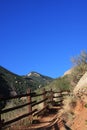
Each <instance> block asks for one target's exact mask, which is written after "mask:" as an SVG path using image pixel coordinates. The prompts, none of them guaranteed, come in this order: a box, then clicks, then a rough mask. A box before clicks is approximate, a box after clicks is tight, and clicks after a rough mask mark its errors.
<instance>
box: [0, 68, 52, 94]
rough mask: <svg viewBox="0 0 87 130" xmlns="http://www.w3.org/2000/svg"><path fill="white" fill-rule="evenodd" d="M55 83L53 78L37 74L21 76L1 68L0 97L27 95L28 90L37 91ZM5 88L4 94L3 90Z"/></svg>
mask: <svg viewBox="0 0 87 130" xmlns="http://www.w3.org/2000/svg"><path fill="white" fill-rule="evenodd" d="M51 81H53V78H50V77H48V76H44V75H42V74H39V73H37V72H34V71H33V72H31V73H29V74H27V75H24V76H20V75H17V74H14V73H13V72H11V71H9V70H7V69H6V68H4V67H2V66H0V95H1V94H2V95H6V93H7V92H8V95H12V96H13V95H17V94H22V93H26V91H27V89H28V88H31V90H35V89H37V88H38V87H43V86H45V85H47V84H49V83H50V82H51ZM3 88H4V91H3V92H2V91H1V89H3Z"/></svg>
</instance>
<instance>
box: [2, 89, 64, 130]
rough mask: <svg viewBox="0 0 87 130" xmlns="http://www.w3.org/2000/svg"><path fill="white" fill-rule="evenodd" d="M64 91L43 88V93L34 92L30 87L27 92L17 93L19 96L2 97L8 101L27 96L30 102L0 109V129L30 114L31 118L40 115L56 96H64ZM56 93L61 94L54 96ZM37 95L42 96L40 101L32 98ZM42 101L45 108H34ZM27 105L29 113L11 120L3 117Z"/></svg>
mask: <svg viewBox="0 0 87 130" xmlns="http://www.w3.org/2000/svg"><path fill="white" fill-rule="evenodd" d="M62 92H63V91H60V92H53V91H52V89H51V90H50V91H46V90H45V89H43V91H42V93H40V94H36V93H35V92H34V93H32V92H31V90H30V89H28V90H27V93H26V94H22V95H17V96H14V97H8V98H1V99H0V101H8V100H12V99H17V98H22V97H27V100H28V103H25V104H22V105H19V106H15V107H11V108H8V109H4V110H0V130H1V129H2V128H4V127H6V126H8V125H11V124H12V123H14V122H16V121H19V120H21V119H23V118H25V117H28V116H29V117H30V118H33V116H36V115H39V114H40V113H41V112H42V111H44V110H45V109H46V107H47V106H48V105H49V103H50V102H53V100H54V99H55V98H62V96H63V95H62ZM55 93H57V94H58V93H59V94H60V95H59V96H54V94H55ZM47 95H48V96H47ZM37 96H42V98H41V100H40V101H37V100H34V101H33V100H32V99H33V98H35V97H37ZM60 102H62V100H61V101H60ZM40 103H43V108H42V109H40V110H38V107H37V109H34V106H36V105H38V104H40ZM25 106H27V107H28V113H25V114H23V115H20V116H18V117H16V118H14V119H12V120H9V121H5V120H4V119H1V115H2V114H4V113H7V112H11V111H14V110H17V109H20V108H23V107H25Z"/></svg>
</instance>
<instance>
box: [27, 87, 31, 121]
mask: <svg viewBox="0 0 87 130" xmlns="http://www.w3.org/2000/svg"><path fill="white" fill-rule="evenodd" d="M30 93H31V89H28V90H27V94H30ZM27 99H28V103H30V102H31V101H32V99H31V96H30V95H29V96H28V97H27ZM28 112H29V113H30V112H32V105H31V104H29V105H28ZM29 120H30V123H32V115H30V116H29Z"/></svg>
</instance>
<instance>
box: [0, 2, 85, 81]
mask: <svg viewBox="0 0 87 130" xmlns="http://www.w3.org/2000/svg"><path fill="white" fill-rule="evenodd" d="M81 50H85V51H87V0H0V65H1V66H3V67H5V68H7V69H8V70H10V71H12V72H14V73H16V74H19V75H25V74H27V73H29V72H31V71H36V72H39V73H41V74H44V75H48V76H50V77H54V78H56V77H59V76H61V75H63V73H64V72H65V71H67V70H68V69H69V68H71V67H72V63H71V61H70V59H71V57H73V56H76V55H78V54H80V52H81Z"/></svg>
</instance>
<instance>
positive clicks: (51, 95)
mask: <svg viewBox="0 0 87 130" xmlns="http://www.w3.org/2000/svg"><path fill="white" fill-rule="evenodd" d="M53 96H54V94H53V91H52V89H51V90H50V101H51V104H53Z"/></svg>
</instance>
